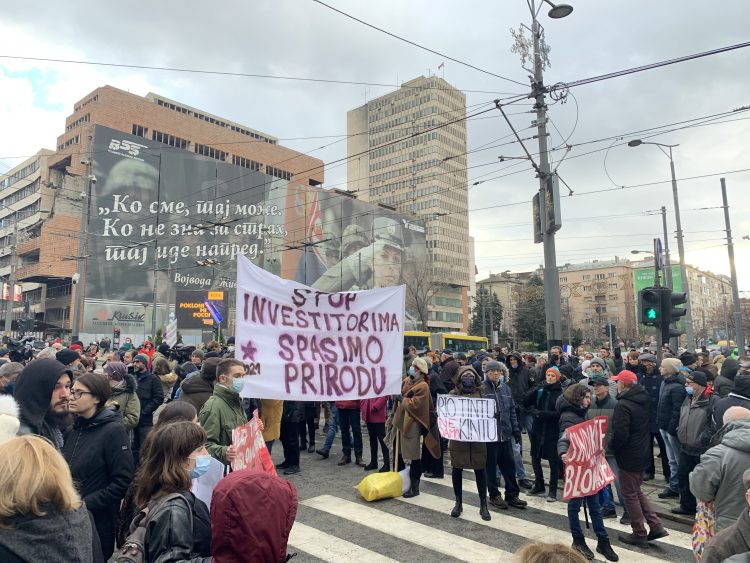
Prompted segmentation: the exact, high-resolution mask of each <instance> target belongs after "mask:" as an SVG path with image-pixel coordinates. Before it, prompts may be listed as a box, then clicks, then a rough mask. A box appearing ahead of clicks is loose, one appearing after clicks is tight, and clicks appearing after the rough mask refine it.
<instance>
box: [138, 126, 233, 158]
mask: <svg viewBox="0 0 750 563" xmlns="http://www.w3.org/2000/svg"><path fill="white" fill-rule="evenodd" d="M134 127H135V126H134ZM134 134H135V133H134ZM151 140H152V141H156V142H157V143H163V144H165V145H169V146H170V147H175V148H178V149H186V150H187V149H188V147H189V146H190V141H188V140H186V139H182V138H180V137H176V136H175V135H170V134H169V133H162V132H161V131H152V132H151ZM198 146H199V145H197V144H196V145H195V147H196V149H195V152H198ZM200 146H203V145H200ZM205 148H209V147H205ZM219 152H221V153H222V154H223V155H224V157H225V158H226V154H227V153H225V152H223V151H219ZM198 154H205V153H198ZM205 156H210V155H208V154H206V155H205ZM211 158H216V159H217V160H224V158H217V157H215V156H212V157H211Z"/></svg>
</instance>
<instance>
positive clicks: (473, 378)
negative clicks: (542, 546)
mask: <svg viewBox="0 0 750 563" xmlns="http://www.w3.org/2000/svg"><path fill="white" fill-rule="evenodd" d="M493 361H494V360H493ZM495 363H497V362H495ZM449 394H450V395H456V396H458V397H467V398H475V399H476V398H481V397H484V386H483V385H482V380H481V379H480V378H479V375H478V374H477V372H476V371H474V368H473V367H471V366H462V367H460V368H459V369H458V375H457V379H456V386H455V388H453V390H452V391H451V392H450V393H449ZM448 451H449V452H450V455H451V466H452V471H451V477H452V478H453V494H454V495H455V496H456V505H455V506H454V507H453V510H452V511H451V516H453V517H454V518H458V517H459V516H460V515H461V513H462V512H463V502H462V497H463V489H462V482H463V470H464V469H473V470H474V475H475V477H476V482H477V491H478V492H479V515H480V516H481V517H482V520H490V519H491V518H492V517H491V516H490V511H489V510H488V508H487V473H486V471H485V466H486V465H487V444H486V443H484V442H459V441H457V440H449V441H448ZM494 470H495V468H494V466H493V467H492V469H490V471H494ZM511 475H512V471H511ZM495 489H497V487H495ZM506 508H507V506H506Z"/></svg>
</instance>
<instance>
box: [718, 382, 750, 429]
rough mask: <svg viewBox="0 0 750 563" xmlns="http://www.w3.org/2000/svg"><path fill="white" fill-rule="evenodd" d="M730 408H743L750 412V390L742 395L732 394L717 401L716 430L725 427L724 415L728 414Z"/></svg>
mask: <svg viewBox="0 0 750 563" xmlns="http://www.w3.org/2000/svg"><path fill="white" fill-rule="evenodd" d="M729 407H743V408H746V409H748V410H750V390H749V391H747V392H746V393H743V394H742V395H740V394H739V393H730V394H729V396H728V397H724V398H723V399H718V400H717V401H716V404H715V405H714V414H713V424H714V428H721V427H722V426H724V413H725V412H727V409H728V408H729Z"/></svg>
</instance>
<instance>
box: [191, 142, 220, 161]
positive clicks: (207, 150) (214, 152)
mask: <svg viewBox="0 0 750 563" xmlns="http://www.w3.org/2000/svg"><path fill="white" fill-rule="evenodd" d="M195 152H196V153H197V154H202V155H203V156H207V157H209V158H215V159H216V160H221V161H226V159H227V153H225V152H224V151H222V150H219V149H215V148H213V147H208V146H206V145H201V144H200V143H195Z"/></svg>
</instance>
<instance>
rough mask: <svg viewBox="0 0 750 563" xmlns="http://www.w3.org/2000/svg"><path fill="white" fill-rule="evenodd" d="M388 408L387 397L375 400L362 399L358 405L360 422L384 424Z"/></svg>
mask: <svg viewBox="0 0 750 563" xmlns="http://www.w3.org/2000/svg"><path fill="white" fill-rule="evenodd" d="M387 408H388V396H387V395H386V396H385V397H377V398H376V399H362V400H361V401H360V404H359V409H360V412H361V413H362V420H363V421H365V422H385V419H386V416H387V414H388V413H387Z"/></svg>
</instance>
